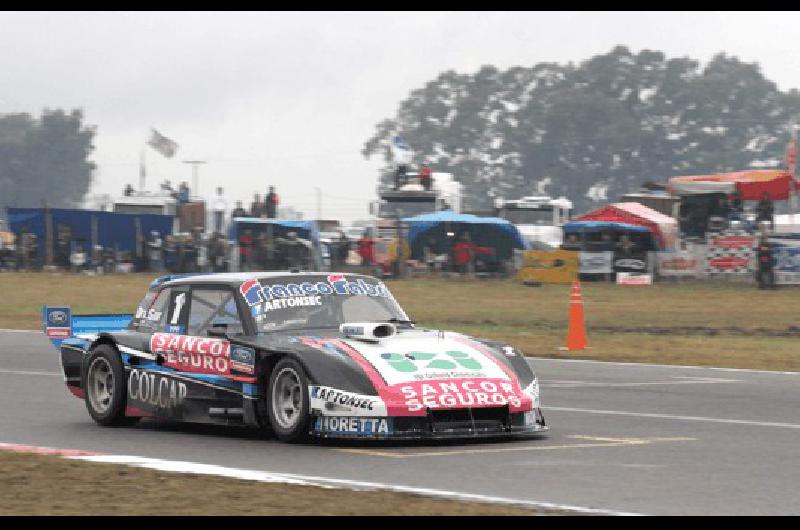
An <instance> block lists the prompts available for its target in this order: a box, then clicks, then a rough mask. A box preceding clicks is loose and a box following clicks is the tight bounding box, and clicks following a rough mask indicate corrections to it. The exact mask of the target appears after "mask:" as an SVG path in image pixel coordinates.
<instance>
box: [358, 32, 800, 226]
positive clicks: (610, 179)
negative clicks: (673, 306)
mask: <svg viewBox="0 0 800 530" xmlns="http://www.w3.org/2000/svg"><path fill="white" fill-rule="evenodd" d="M799 117H800V93H798V91H797V90H791V91H788V92H781V91H780V90H778V88H777V87H776V85H775V83H773V82H772V81H769V80H768V79H765V78H764V76H763V75H762V74H761V72H760V70H759V67H758V65H757V64H749V63H744V62H742V61H740V60H739V59H736V58H735V57H729V56H726V55H724V54H720V55H717V56H716V57H714V58H713V59H712V60H711V61H710V62H709V63H708V64H707V65H706V66H705V67H704V68H702V69H701V68H700V65H699V63H698V62H697V61H694V60H692V59H690V58H685V57H684V58H667V57H666V56H665V55H664V54H663V53H661V52H658V51H652V50H642V51H641V52H639V53H638V54H636V53H632V52H631V51H630V50H629V49H628V48H626V47H624V46H618V47H616V48H614V49H613V50H611V51H610V52H609V53H607V54H603V55H598V56H595V57H592V58H591V59H589V60H587V61H584V62H582V63H580V64H579V65H573V64H568V65H558V64H551V63H540V64H537V65H535V66H532V67H514V68H510V69H508V70H505V71H502V70H498V69H497V68H495V67H492V66H484V67H482V68H481V69H480V70H478V71H477V72H476V73H474V74H469V75H468V74H458V73H456V72H453V71H448V72H444V73H443V74H441V75H439V77H437V78H436V79H435V80H433V81H430V82H428V83H427V84H426V85H425V86H424V87H422V88H420V89H417V90H413V91H412V92H411V94H410V95H409V97H408V98H407V99H406V100H405V101H403V102H402V103H401V104H400V107H399V110H398V113H397V115H396V116H395V117H394V118H393V119H387V120H384V121H382V122H380V123H379V124H378V125H377V127H376V131H375V134H374V135H373V136H372V137H371V138H369V139H368V140H367V142H366V143H365V144H364V148H363V151H362V154H363V155H364V156H365V157H370V156H373V155H382V156H383V159H384V161H385V162H386V164H387V170H388V169H389V166H390V164H391V152H390V150H389V148H388V145H389V140H390V139H391V137H392V136H393V135H394V134H400V135H401V136H402V137H403V138H404V139H405V140H406V141H407V142H408V143H409V145H410V146H411V147H412V148H413V149H414V151H415V163H418V164H421V163H427V164H429V165H430V166H431V167H432V168H433V169H434V171H449V172H452V173H453V174H454V175H455V176H456V178H457V179H458V180H460V181H461V182H462V183H463V184H464V185H465V194H466V196H465V204H466V206H467V207H468V208H475V209H477V208H486V207H490V206H491V198H492V197H493V196H501V197H505V198H517V197H520V196H522V195H530V194H535V193H537V192H545V193H549V194H551V195H554V196H559V195H565V196H567V197H568V198H570V199H572V200H573V201H575V203H576V209H578V210H582V209H588V208H591V207H592V206H594V205H596V204H597V203H599V202H606V201H607V200H617V199H618V198H619V196H620V195H622V194H624V193H627V192H629V191H635V190H637V189H638V188H639V186H640V185H641V184H643V183H644V182H647V181H665V180H666V179H667V178H669V177H671V176H676V175H692V174H705V173H712V172H720V171H733V170H739V169H747V168H753V169H757V168H775V167H781V165H782V163H783V153H784V149H785V147H786V143H787V141H788V140H789V135H790V132H791V126H792V124H793V123H794V122H795V121H796V120H797V119H798V118H799Z"/></svg>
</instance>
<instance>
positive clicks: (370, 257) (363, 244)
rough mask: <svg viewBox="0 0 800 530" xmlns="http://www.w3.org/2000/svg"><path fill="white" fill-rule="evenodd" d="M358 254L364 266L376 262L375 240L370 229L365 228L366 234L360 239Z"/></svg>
mask: <svg viewBox="0 0 800 530" xmlns="http://www.w3.org/2000/svg"><path fill="white" fill-rule="evenodd" d="M358 255H359V256H361V264H362V265H364V266H367V267H371V266H372V265H373V264H374V263H375V240H374V239H372V237H370V233H369V230H364V235H363V236H361V239H359V240H358Z"/></svg>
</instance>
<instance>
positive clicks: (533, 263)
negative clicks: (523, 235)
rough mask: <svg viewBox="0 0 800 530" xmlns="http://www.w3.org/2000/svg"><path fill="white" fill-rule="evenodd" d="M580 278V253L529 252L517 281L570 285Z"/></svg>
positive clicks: (524, 258)
mask: <svg viewBox="0 0 800 530" xmlns="http://www.w3.org/2000/svg"><path fill="white" fill-rule="evenodd" d="M577 277H578V253H577V252H575V251H571V250H552V251H547V250H527V251H525V252H524V253H523V255H522V268H521V269H520V270H519V273H517V279H518V280H520V281H523V282H539V283H564V284H569V283H572V282H573V281H575V279H577Z"/></svg>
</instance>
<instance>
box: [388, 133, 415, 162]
mask: <svg viewBox="0 0 800 530" xmlns="http://www.w3.org/2000/svg"><path fill="white" fill-rule="evenodd" d="M413 156H414V151H412V150H411V146H410V145H408V144H407V143H406V141H405V140H403V139H402V138H400V136H395V137H393V138H392V158H393V159H394V161H395V163H397V164H398V165H408V164H410V163H411V158H412V157H413Z"/></svg>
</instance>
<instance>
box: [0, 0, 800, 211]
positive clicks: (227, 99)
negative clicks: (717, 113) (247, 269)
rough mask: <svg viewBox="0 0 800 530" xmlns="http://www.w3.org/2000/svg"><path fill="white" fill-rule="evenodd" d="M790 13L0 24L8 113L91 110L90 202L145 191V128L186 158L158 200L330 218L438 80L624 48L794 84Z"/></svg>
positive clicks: (169, 165) (1, 100)
mask: <svg viewBox="0 0 800 530" xmlns="http://www.w3.org/2000/svg"><path fill="white" fill-rule="evenodd" d="M798 22H800V15H798V14H797V13H779V12H772V13H697V12H691V13H573V12H567V13H558V12H547V13H536V12H526V13H508V12H504V13H431V12H425V13H413V12H409V13H247V12H235V13H169V12H158V13H147V12H141V13H0V49H2V50H3V52H2V53H0V113H8V112H19V111H27V112H32V113H36V114H38V113H39V112H40V111H41V110H42V109H43V108H45V107H51V108H54V107H63V108H73V107H80V108H83V109H84V112H85V116H86V121H87V123H89V124H92V125H96V126H97V137H96V150H95V152H94V154H93V157H92V158H93V160H94V161H95V162H96V163H97V164H98V170H97V172H96V175H95V179H94V184H93V188H92V192H93V193H110V194H112V195H115V196H116V195H118V194H119V193H120V192H121V190H122V188H123V186H124V185H125V184H126V183H128V182H130V183H132V184H133V185H134V186H138V165H139V153H140V151H141V150H142V148H143V146H144V143H145V141H146V139H147V137H148V134H149V129H150V127H155V128H156V129H158V130H159V131H160V132H161V133H163V134H165V135H166V136H168V137H170V138H172V139H174V140H175V141H177V142H178V144H179V145H180V148H179V151H178V154H177V155H176V157H175V158H174V159H172V160H168V159H165V158H163V157H161V155H159V154H158V153H157V152H155V151H153V150H152V149H149V148H148V150H147V152H146V157H147V167H148V186H147V187H148V188H150V189H155V188H156V186H157V184H158V183H159V182H161V181H162V180H163V179H164V178H169V179H170V180H172V182H173V183H176V182H179V181H181V180H186V181H189V182H190V183H191V169H190V167H189V166H187V165H185V164H182V163H181V160H186V159H194V158H199V159H203V160H207V161H208V164H207V165H205V166H203V167H202V168H201V169H200V192H201V193H202V194H211V193H212V191H213V187H214V186H216V185H218V184H220V185H223V186H224V187H225V191H226V193H227V194H228V196H229V199H230V200H231V202H232V201H233V199H242V200H245V201H246V204H249V202H250V200H251V199H252V195H253V193H255V192H258V193H261V194H263V193H264V190H265V189H266V187H267V185H269V184H273V185H275V186H276V187H277V191H278V193H279V194H280V195H281V198H282V202H283V203H284V204H289V205H293V206H295V207H296V208H297V209H299V210H301V211H303V212H304V213H305V214H306V216H307V217H315V216H316V204H317V203H316V195H315V189H314V188H315V187H319V188H321V190H322V194H323V203H322V214H323V217H325V218H341V219H344V220H346V221H350V220H353V219H357V218H364V217H366V215H367V206H366V203H367V202H368V201H369V200H372V199H374V198H375V197H374V192H375V184H376V179H377V176H378V174H377V169H378V168H379V167H380V161H379V160H377V159H373V160H370V161H366V160H365V159H364V158H363V157H362V156H361V154H360V150H361V147H362V145H363V143H364V141H365V140H366V139H367V138H368V137H369V136H370V135H371V134H372V131H373V129H374V126H375V124H376V123H377V122H378V121H380V120H382V119H384V118H389V117H392V116H393V115H394V113H395V111H396V109H397V106H398V104H399V102H400V101H401V100H402V99H404V98H405V97H406V96H407V94H408V93H409V91H410V90H412V89H414V88H417V87H419V86H421V85H422V84H423V83H425V82H427V81H429V80H431V79H432V78H434V77H435V76H436V75H438V74H439V73H440V72H442V71H444V70H447V69H455V70H457V71H459V72H474V71H476V70H477V69H478V68H479V67H480V66H481V65H484V64H492V65H495V66H497V67H500V68H507V67H510V66H514V65H523V66H529V65H533V64H535V63H538V62H541V61H555V62H560V63H565V62H568V61H574V62H579V61H582V60H584V59H586V58H589V57H590V56H592V55H595V54H598V53H605V52H608V51H610V50H611V48H613V47H614V46H615V45H618V44H623V45H626V46H629V47H630V48H631V49H633V50H634V51H639V50H641V49H643V48H649V49H656V50H661V51H664V52H665V53H667V55H668V56H690V57H692V58H695V59H699V60H701V61H707V60H708V59H710V58H711V57H712V56H713V55H714V54H715V53H718V52H720V51H724V52H726V53H728V54H731V55H735V56H738V57H739V58H740V59H742V60H744V61H748V62H758V63H760V64H761V67H762V71H763V72H764V73H765V75H766V76H767V77H768V78H770V79H772V80H774V81H776V82H777V83H778V85H779V86H780V88H781V89H787V88H794V87H800V54H798V52H797V49H798V45H797V43H796V42H797V36H796V35H797V27H798Z"/></svg>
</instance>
